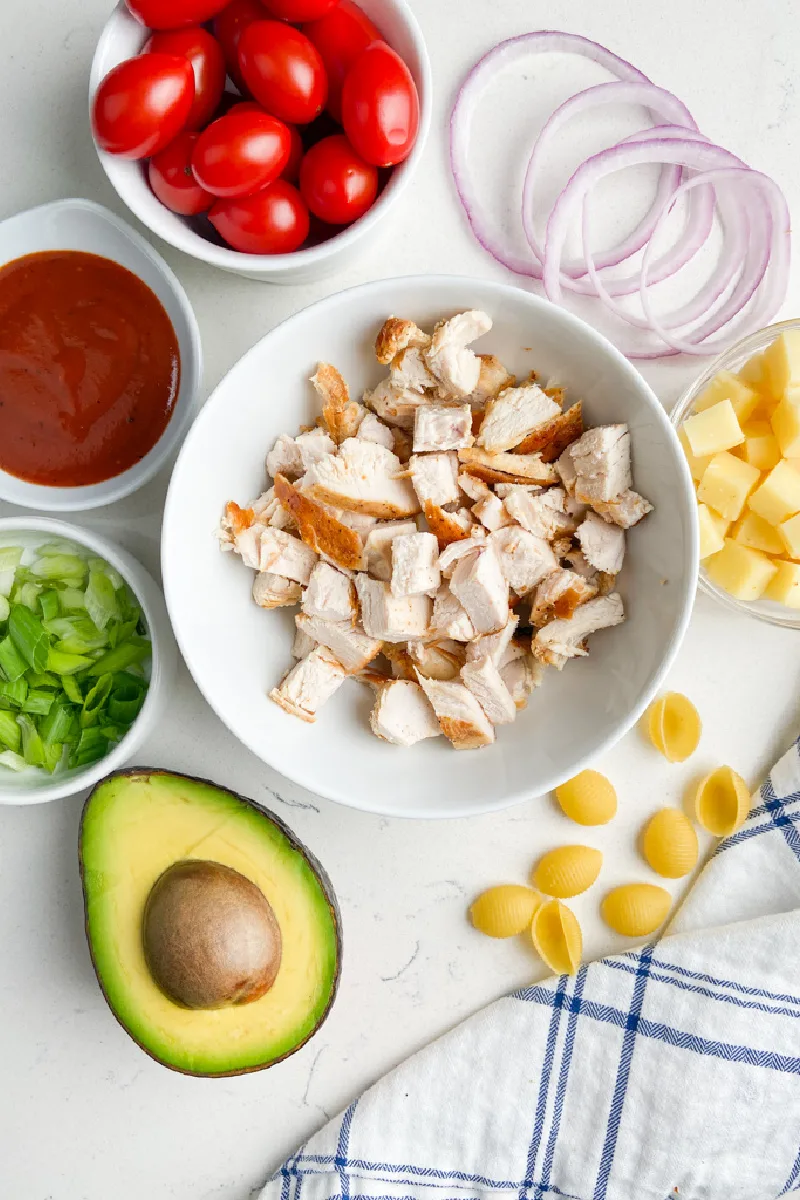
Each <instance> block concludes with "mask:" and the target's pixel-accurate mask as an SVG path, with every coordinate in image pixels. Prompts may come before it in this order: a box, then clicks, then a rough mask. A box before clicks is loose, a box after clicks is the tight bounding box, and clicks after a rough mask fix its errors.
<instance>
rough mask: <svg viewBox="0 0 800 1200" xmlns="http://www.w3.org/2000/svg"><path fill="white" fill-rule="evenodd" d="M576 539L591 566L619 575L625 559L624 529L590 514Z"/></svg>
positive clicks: (592, 513)
mask: <svg viewBox="0 0 800 1200" xmlns="http://www.w3.org/2000/svg"><path fill="white" fill-rule="evenodd" d="M575 537H576V538H577V539H578V541H579V542H580V547H581V550H582V551H583V553H584V554H585V556H586V561H587V562H588V563H589V565H590V566H592V567H595V568H596V570H598V571H604V572H606V573H607V574H608V575H618V574H619V572H620V571H621V570H622V563H623V561H624V559H625V530H624V529H620V527H619V526H618V525H610V524H609V523H608V521H604V520H603V518H602V517H599V516H598V515H597V513H595V512H590V513H587V514H586V516H585V517H584V518H583V520H582V521H581V523H580V525H579V526H578V530H577V533H576V534H575Z"/></svg>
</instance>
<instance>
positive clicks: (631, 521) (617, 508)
mask: <svg viewBox="0 0 800 1200" xmlns="http://www.w3.org/2000/svg"><path fill="white" fill-rule="evenodd" d="M592 508H593V509H594V510H595V512H597V513H599V514H600V516H601V517H605V519H606V520H607V521H613V522H614V524H615V525H619V527H620V529H631V528H632V527H633V526H634V525H638V523H639V522H640V521H641V519H642V517H646V516H647V514H648V513H651V512H652V511H653V506H652V504H651V503H650V502H649V501H648V500H645V498H644V496H640V495H639V493H638V492H634V491H632V490H631V489H630V488H628V490H627V491H624V492H620V494H619V495H618V496H615V497H614V499H613V500H595V501H594V502H593V504H592Z"/></svg>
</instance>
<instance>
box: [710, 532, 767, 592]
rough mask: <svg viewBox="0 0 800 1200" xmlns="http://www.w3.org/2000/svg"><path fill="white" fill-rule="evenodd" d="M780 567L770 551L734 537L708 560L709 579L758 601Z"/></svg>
mask: <svg viewBox="0 0 800 1200" xmlns="http://www.w3.org/2000/svg"><path fill="white" fill-rule="evenodd" d="M777 570H778V568H777V567H776V566H775V564H774V563H773V562H772V561H771V560H770V559H769V558H767V556H766V554H762V553H761V551H760V550H751V549H750V547H749V546H740V545H739V544H738V542H734V541H732V540H731V539H730V538H726V539H725V545H724V546H723V548H722V549H721V550H720V551H719V553H718V554H714V555H712V557H711V558H709V560H708V562H707V563H706V571H707V572H708V577H709V579H711V580H713V582H714V583H716V584H717V585H718V587H721V588H723V589H724V590H725V591H726V592H728V593H729V594H730V595H731V596H735V597H736V599H737V600H758V598H759V596H761V595H762V593H763V592H764V590H765V588H766V587H767V585H768V584H769V583H770V581H771V580H772V577H773V576H774V575H775V574H776V573H777Z"/></svg>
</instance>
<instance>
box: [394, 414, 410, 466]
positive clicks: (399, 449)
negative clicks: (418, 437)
mask: <svg viewBox="0 0 800 1200" xmlns="http://www.w3.org/2000/svg"><path fill="white" fill-rule="evenodd" d="M412 429H413V422H412ZM392 449H393V450H394V452H395V454H396V455H397V457H398V458H399V459H400V462H401V463H407V462H408V460H409V459H410V458H411V455H412V453H413V450H414V435H413V433H412V432H410V431H409V430H408V429H399V428H398V427H397V426H396V425H395V426H393V427H392Z"/></svg>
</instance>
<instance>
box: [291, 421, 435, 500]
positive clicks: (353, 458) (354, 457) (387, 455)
mask: <svg viewBox="0 0 800 1200" xmlns="http://www.w3.org/2000/svg"><path fill="white" fill-rule="evenodd" d="M401 471H402V464H401V462H400V460H399V458H398V457H397V456H396V455H395V454H393V453H392V452H391V450H387V449H386V447H385V446H379V445H377V443H375V442H362V441H359V440H358V438H348V439H347V441H346V442H343V443H342V445H341V446H340V447H339V453H338V455H333V454H331V455H329V456H328V457H327V458H324V459H323V460H322V461H321V462H318V463H316V464H315V465H314V466H313V467H312V468H311V469H310V470H309V471H307V472H306V475H305V488H304V490H305V491H307V492H308V494H309V495H311V496H313V497H314V499H316V500H320V501H321V502H322V503H323V504H332V505H334V506H335V507H336V508H345V509H352V510H353V511H355V512H361V513H366V514H367V515H368V516H371V517H409V516H412V515H413V514H414V513H416V512H419V508H420V506H419V501H418V500H417V496H416V493H415V491H414V489H413V487H412V486H411V482H410V481H409V480H408V479H398V478H397V476H398V475H399V474H400V473H401Z"/></svg>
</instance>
